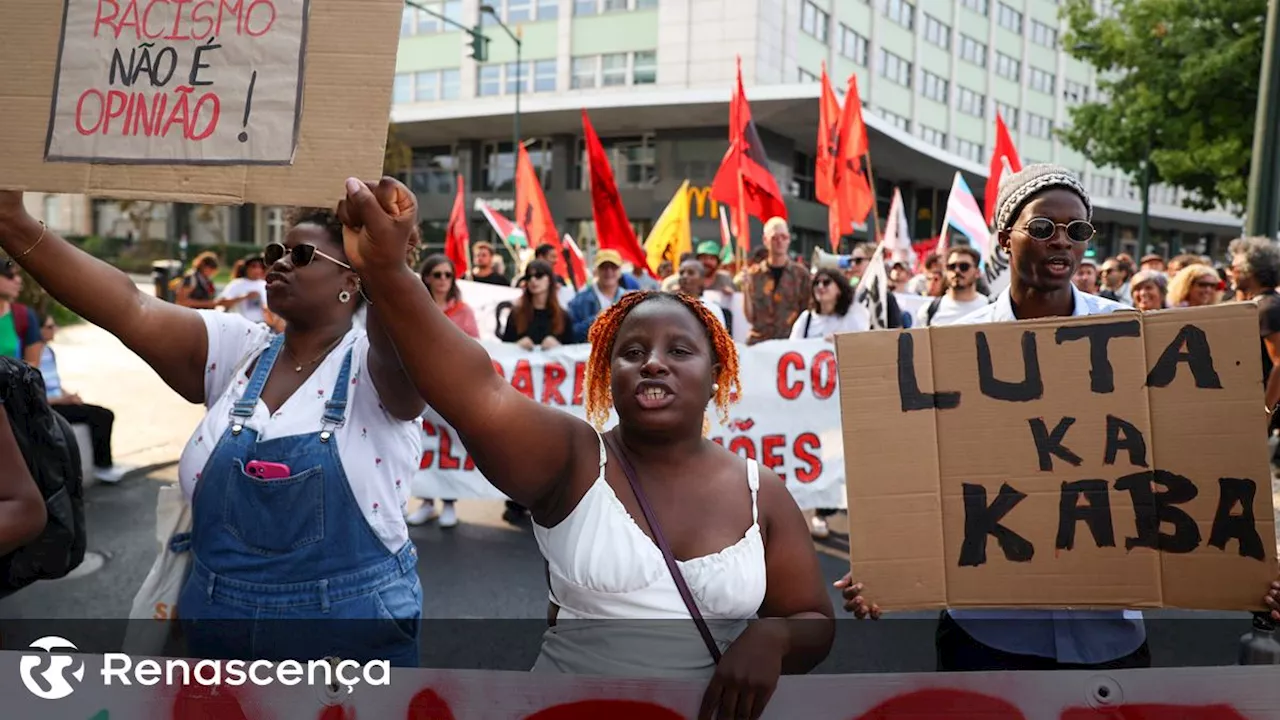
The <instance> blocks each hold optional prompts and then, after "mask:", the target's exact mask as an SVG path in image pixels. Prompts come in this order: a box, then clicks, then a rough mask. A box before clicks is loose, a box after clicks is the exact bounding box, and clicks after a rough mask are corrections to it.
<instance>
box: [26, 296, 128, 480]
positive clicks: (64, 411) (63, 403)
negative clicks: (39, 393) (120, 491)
mask: <svg viewBox="0 0 1280 720" xmlns="http://www.w3.org/2000/svg"><path fill="white" fill-rule="evenodd" d="M57 332H58V323H57V321H56V320H54V319H53V316H49V317H46V318H45V319H44V322H43V323H41V325H40V334H41V340H42V341H43V343H44V350H43V352H42V353H41V355H40V365H39V367H40V374H41V376H43V377H44V389H45V396H46V397H47V398H48V400H49V407H51V408H53V410H54V411H55V412H57V413H58V414H59V415H61V416H62V417H64V418H66V419H67V422H69V423H71V424H73V425H75V424H78V423H83V424H85V425H88V426H89V437H90V439H91V441H92V443H93V468H94V478H95V479H97V480H98V481H99V482H103V483H107V484H114V483H118V482H120V481H121V480H122V479H124V476H125V475H126V474H128V473H129V472H130V471H132V470H133V468H131V467H129V466H126V465H116V464H115V462H114V461H113V459H112V456H111V431H112V428H113V427H114V425H115V420H116V416H115V413H113V412H111V411H110V410H108V409H107V408H104V407H101V406H98V405H90V404H89V403H86V402H85V401H84V400H83V399H81V397H80V396H79V395H78V394H76V393H73V392H69V391H67V390H66V388H64V387H62V377H61V375H59V374H58V356H57V354H56V353H54V351H53V348H52V347H50V345H49V343H51V342H53V337H54V335H56V334H57Z"/></svg>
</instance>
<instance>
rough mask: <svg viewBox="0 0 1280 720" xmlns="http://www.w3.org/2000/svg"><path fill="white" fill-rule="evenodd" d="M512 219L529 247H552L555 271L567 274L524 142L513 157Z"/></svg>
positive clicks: (555, 232)
mask: <svg viewBox="0 0 1280 720" xmlns="http://www.w3.org/2000/svg"><path fill="white" fill-rule="evenodd" d="M515 221H516V225H519V226H520V227H521V228H522V229H523V230H524V234H525V237H526V238H528V239H529V247H530V248H533V249H535V250H536V249H537V247H538V246H539V245H542V244H544V243H545V244H547V245H550V246H552V247H554V248H555V249H556V267H555V271H556V274H557V275H559V276H560V277H569V268H568V266H566V265H565V262H564V258H563V257H561V255H562V254H563V253H561V252H560V249H561V248H560V233H559V232H557V231H556V223H555V220H553V219H552V218H551V208H549V207H548V206H547V197H546V196H545V195H543V194H542V179H541V178H540V177H538V173H537V171H536V170H534V169H533V161H532V160H530V159H529V153H528V152H527V151H526V150H525V149H524V145H521V146H520V155H519V158H518V159H517V160H516V217H515Z"/></svg>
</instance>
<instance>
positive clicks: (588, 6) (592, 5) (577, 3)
mask: <svg viewBox="0 0 1280 720" xmlns="http://www.w3.org/2000/svg"><path fill="white" fill-rule="evenodd" d="M599 7H600V2H599V0H574V2H573V14H574V15H595V14H596V12H597V11H598V8H599Z"/></svg>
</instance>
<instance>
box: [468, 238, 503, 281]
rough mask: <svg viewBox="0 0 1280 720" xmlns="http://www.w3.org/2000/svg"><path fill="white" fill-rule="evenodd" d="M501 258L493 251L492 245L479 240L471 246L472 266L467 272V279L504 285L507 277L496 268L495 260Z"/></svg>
mask: <svg viewBox="0 0 1280 720" xmlns="http://www.w3.org/2000/svg"><path fill="white" fill-rule="evenodd" d="M498 260H501V258H499V257H497V255H496V254H495V253H494V252H493V245H491V244H489V243H487V242H485V241H483V240H481V241H480V242H478V243H475V244H474V245H472V246H471V262H472V263H473V267H472V268H471V272H469V273H467V276H468V277H467V279H468V280H471V281H474V282H482V283H488V284H490V285H502V286H506V285H508V284H509V283H508V282H507V277H506V275H504V274H503V273H502V270H500V269H498V266H497V263H496V261H498Z"/></svg>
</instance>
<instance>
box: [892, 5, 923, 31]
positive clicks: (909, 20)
mask: <svg viewBox="0 0 1280 720" xmlns="http://www.w3.org/2000/svg"><path fill="white" fill-rule="evenodd" d="M884 15H885V17H887V18H889V19H890V20H892V21H894V22H896V23H898V24H899V25H901V26H902V27H904V28H906V29H908V30H910V29H912V28H913V27H915V20H916V6H915V5H912V4H911V3H909V2H907V0H885V5H884Z"/></svg>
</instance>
